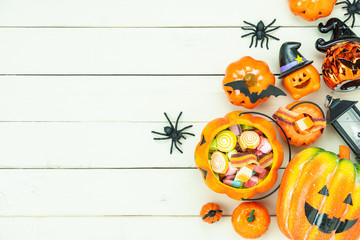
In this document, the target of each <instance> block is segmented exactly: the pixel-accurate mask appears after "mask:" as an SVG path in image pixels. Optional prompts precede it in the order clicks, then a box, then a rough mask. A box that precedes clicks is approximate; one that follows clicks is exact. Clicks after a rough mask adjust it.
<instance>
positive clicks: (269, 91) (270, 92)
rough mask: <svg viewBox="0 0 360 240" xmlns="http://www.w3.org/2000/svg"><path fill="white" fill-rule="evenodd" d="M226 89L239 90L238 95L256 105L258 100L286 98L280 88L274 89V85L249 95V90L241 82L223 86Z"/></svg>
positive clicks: (243, 82) (244, 83)
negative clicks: (243, 96) (272, 97)
mask: <svg viewBox="0 0 360 240" xmlns="http://www.w3.org/2000/svg"><path fill="white" fill-rule="evenodd" d="M225 86H227V87H232V89H233V90H240V93H243V94H245V96H247V97H249V99H250V102H251V103H256V102H257V101H258V100H259V99H264V98H266V97H270V96H275V97H277V96H286V93H284V91H282V90H281V89H280V88H277V87H275V86H274V85H269V86H268V87H267V88H266V89H264V90H263V91H261V93H260V94H259V93H258V92H252V93H250V91H249V88H248V87H247V86H246V82H245V81H243V80H241V81H233V82H229V83H227V84H225Z"/></svg>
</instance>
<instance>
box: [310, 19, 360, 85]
mask: <svg viewBox="0 0 360 240" xmlns="http://www.w3.org/2000/svg"><path fill="white" fill-rule="evenodd" d="M318 29H319V31H320V32H322V33H327V32H329V31H333V37H332V39H331V40H330V41H328V42H326V41H325V40H324V39H322V38H320V39H318V40H317V42H316V48H317V49H318V50H319V51H321V52H325V53H326V57H325V59H324V62H323V65H322V72H323V78H324V81H325V83H326V85H327V86H328V87H330V88H331V89H333V90H335V91H351V90H355V89H358V88H360V38H358V37H357V36H356V35H355V33H354V32H352V31H351V30H350V28H349V27H348V26H346V24H345V23H343V22H342V21H341V20H339V19H337V18H331V19H329V20H328V21H327V23H326V25H323V24H322V23H320V24H319V26H318Z"/></svg>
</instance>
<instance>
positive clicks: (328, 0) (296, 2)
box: [289, 0, 337, 21]
mask: <svg viewBox="0 0 360 240" xmlns="http://www.w3.org/2000/svg"><path fill="white" fill-rule="evenodd" d="M336 1H337V0H289V7H290V10H291V12H292V13H294V14H295V15H298V16H300V17H302V18H303V19H304V20H306V21H315V20H317V19H318V18H322V17H327V16H329V15H330V14H331V12H332V10H333V8H334V5H335V3H336Z"/></svg>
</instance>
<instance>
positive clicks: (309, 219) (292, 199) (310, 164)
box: [276, 146, 360, 240]
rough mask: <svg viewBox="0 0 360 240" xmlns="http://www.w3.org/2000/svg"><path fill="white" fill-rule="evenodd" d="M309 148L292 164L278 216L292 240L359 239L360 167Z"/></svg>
mask: <svg viewBox="0 0 360 240" xmlns="http://www.w3.org/2000/svg"><path fill="white" fill-rule="evenodd" d="M349 154H350V149H349V148H347V147H345V146H340V153H339V156H337V155H336V154H334V153H332V152H328V151H325V150H324V149H321V148H314V147H313V148H308V149H305V150H303V151H302V152H300V153H299V154H297V155H296V156H295V157H294V158H293V159H292V160H291V161H290V163H289V164H288V166H287V167H286V170H285V172H284V175H283V178H282V180H281V184H280V190H279V195H278V200H277V209H276V216H277V220H278V225H279V228H280V230H281V231H282V232H283V233H284V234H285V235H286V236H287V237H288V238H289V239H294V240H295V239H303V240H307V239H339V240H342V239H343V240H356V239H358V238H359V236H360V221H359V218H360V184H359V183H360V165H358V164H354V163H352V162H351V161H350V160H349Z"/></svg>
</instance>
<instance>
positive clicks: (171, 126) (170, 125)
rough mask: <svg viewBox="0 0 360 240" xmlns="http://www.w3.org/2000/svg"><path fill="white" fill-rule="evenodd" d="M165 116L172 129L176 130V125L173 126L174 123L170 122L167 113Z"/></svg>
mask: <svg viewBox="0 0 360 240" xmlns="http://www.w3.org/2000/svg"><path fill="white" fill-rule="evenodd" d="M164 115H165V117H166V119H167V120H168V122H169V123H170V126H171V128H172V129H174V125H173V124H172V122H171V121H170V119H169V117H168V115H167V114H166V113H165V112H164Z"/></svg>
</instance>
